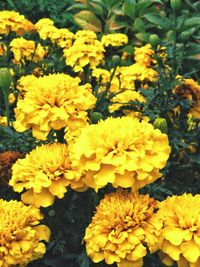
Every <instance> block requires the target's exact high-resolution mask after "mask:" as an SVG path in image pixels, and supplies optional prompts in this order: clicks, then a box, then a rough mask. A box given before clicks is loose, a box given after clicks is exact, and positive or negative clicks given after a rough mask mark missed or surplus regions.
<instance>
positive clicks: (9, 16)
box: [0, 10, 34, 36]
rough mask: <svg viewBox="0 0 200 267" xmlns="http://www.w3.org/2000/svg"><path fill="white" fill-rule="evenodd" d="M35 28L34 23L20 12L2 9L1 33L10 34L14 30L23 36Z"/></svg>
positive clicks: (0, 15)
mask: <svg viewBox="0 0 200 267" xmlns="http://www.w3.org/2000/svg"><path fill="white" fill-rule="evenodd" d="M33 30H34V25H33V24H32V23H31V22H30V21H29V20H27V19H25V17H24V16H23V15H20V14H19V13H18V12H16V11H9V10H3V11H0V34H5V35H8V34H9V33H10V32H11V31H12V32H16V34H18V35H20V36H21V35H23V34H24V33H26V32H32V31H33Z"/></svg>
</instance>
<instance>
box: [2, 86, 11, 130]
mask: <svg viewBox="0 0 200 267" xmlns="http://www.w3.org/2000/svg"><path fill="white" fill-rule="evenodd" d="M2 90H3V96H4V101H5V106H6V111H5V115H6V117H7V123H8V126H9V127H10V107H9V99H8V94H7V93H6V91H5V89H4V88H2Z"/></svg>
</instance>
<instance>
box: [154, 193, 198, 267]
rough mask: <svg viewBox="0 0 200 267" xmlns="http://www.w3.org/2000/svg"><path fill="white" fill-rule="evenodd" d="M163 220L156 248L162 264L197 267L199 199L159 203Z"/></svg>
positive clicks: (186, 196)
mask: <svg viewBox="0 0 200 267" xmlns="http://www.w3.org/2000/svg"><path fill="white" fill-rule="evenodd" d="M159 208H160V209H159V211H158V215H159V216H160V217H161V218H162V220H163V229H162V232H161V235H160V241H159V247H160V250H161V253H160V256H161V259H162V261H163V262H164V263H165V264H166V265H167V266H172V265H173V262H174V261H176V262H177V264H178V267H183V266H184V267H199V266H200V217H199V214H200V195H199V194H198V195H195V196H193V195H192V194H184V195H182V196H172V197H168V198H167V199H166V200H164V201H162V202H161V203H160V207H159Z"/></svg>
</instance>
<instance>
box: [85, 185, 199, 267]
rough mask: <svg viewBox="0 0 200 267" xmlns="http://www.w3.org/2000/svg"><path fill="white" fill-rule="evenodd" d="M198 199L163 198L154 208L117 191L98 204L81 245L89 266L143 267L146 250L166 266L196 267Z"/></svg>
mask: <svg viewBox="0 0 200 267" xmlns="http://www.w3.org/2000/svg"><path fill="white" fill-rule="evenodd" d="M199 203H200V195H195V196H192V195H191V194H184V195H182V196H172V197H168V198H167V199H166V200H164V201H162V202H157V201H155V200H154V199H152V198H149V196H148V195H138V193H136V192H130V193H128V192H127V191H123V190H118V191H117V192H115V193H111V194H108V195H106V196H105V197H104V199H103V200H101V202H100V204H99V206H98V207H97V208H96V213H95V215H94V216H93V218H92V222H91V224H90V225H89V226H88V227H87V229H86V232H85V237H84V240H85V242H86V251H87V254H88V256H89V257H90V258H91V259H92V260H93V261H94V262H100V261H102V260H105V262H106V263H108V264H113V263H114V262H116V263H117V265H118V267H127V266H128V267H129V266H130V267H132V266H135V267H140V266H143V261H142V258H143V257H144V256H145V255H146V247H148V248H149V251H150V252H151V253H154V252H156V251H158V250H159V253H158V254H159V257H160V258H161V260H162V261H163V263H164V264H166V265H167V266H173V264H174V262H177V265H178V267H183V266H184V267H199V266H200V232H199V212H200V208H199Z"/></svg>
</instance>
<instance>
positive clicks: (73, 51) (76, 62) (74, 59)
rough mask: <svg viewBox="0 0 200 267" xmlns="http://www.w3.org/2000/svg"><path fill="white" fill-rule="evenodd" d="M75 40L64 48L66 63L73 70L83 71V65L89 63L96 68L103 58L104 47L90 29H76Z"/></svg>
mask: <svg viewBox="0 0 200 267" xmlns="http://www.w3.org/2000/svg"><path fill="white" fill-rule="evenodd" d="M74 37H75V41H74V43H73V45H72V46H71V47H70V48H69V49H64V56H65V57H66V65H69V66H71V67H72V68H73V70H74V71H75V72H79V71H83V67H85V66H86V65H89V67H90V68H92V69H93V68H96V67H97V66H98V65H99V64H100V63H101V62H102V61H103V58H104V55H103V52H104V47H103V45H102V44H101V42H99V41H98V40H97V37H96V34H95V33H93V32H91V31H85V30H84V31H78V32H77V33H76V34H75V36H74Z"/></svg>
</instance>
